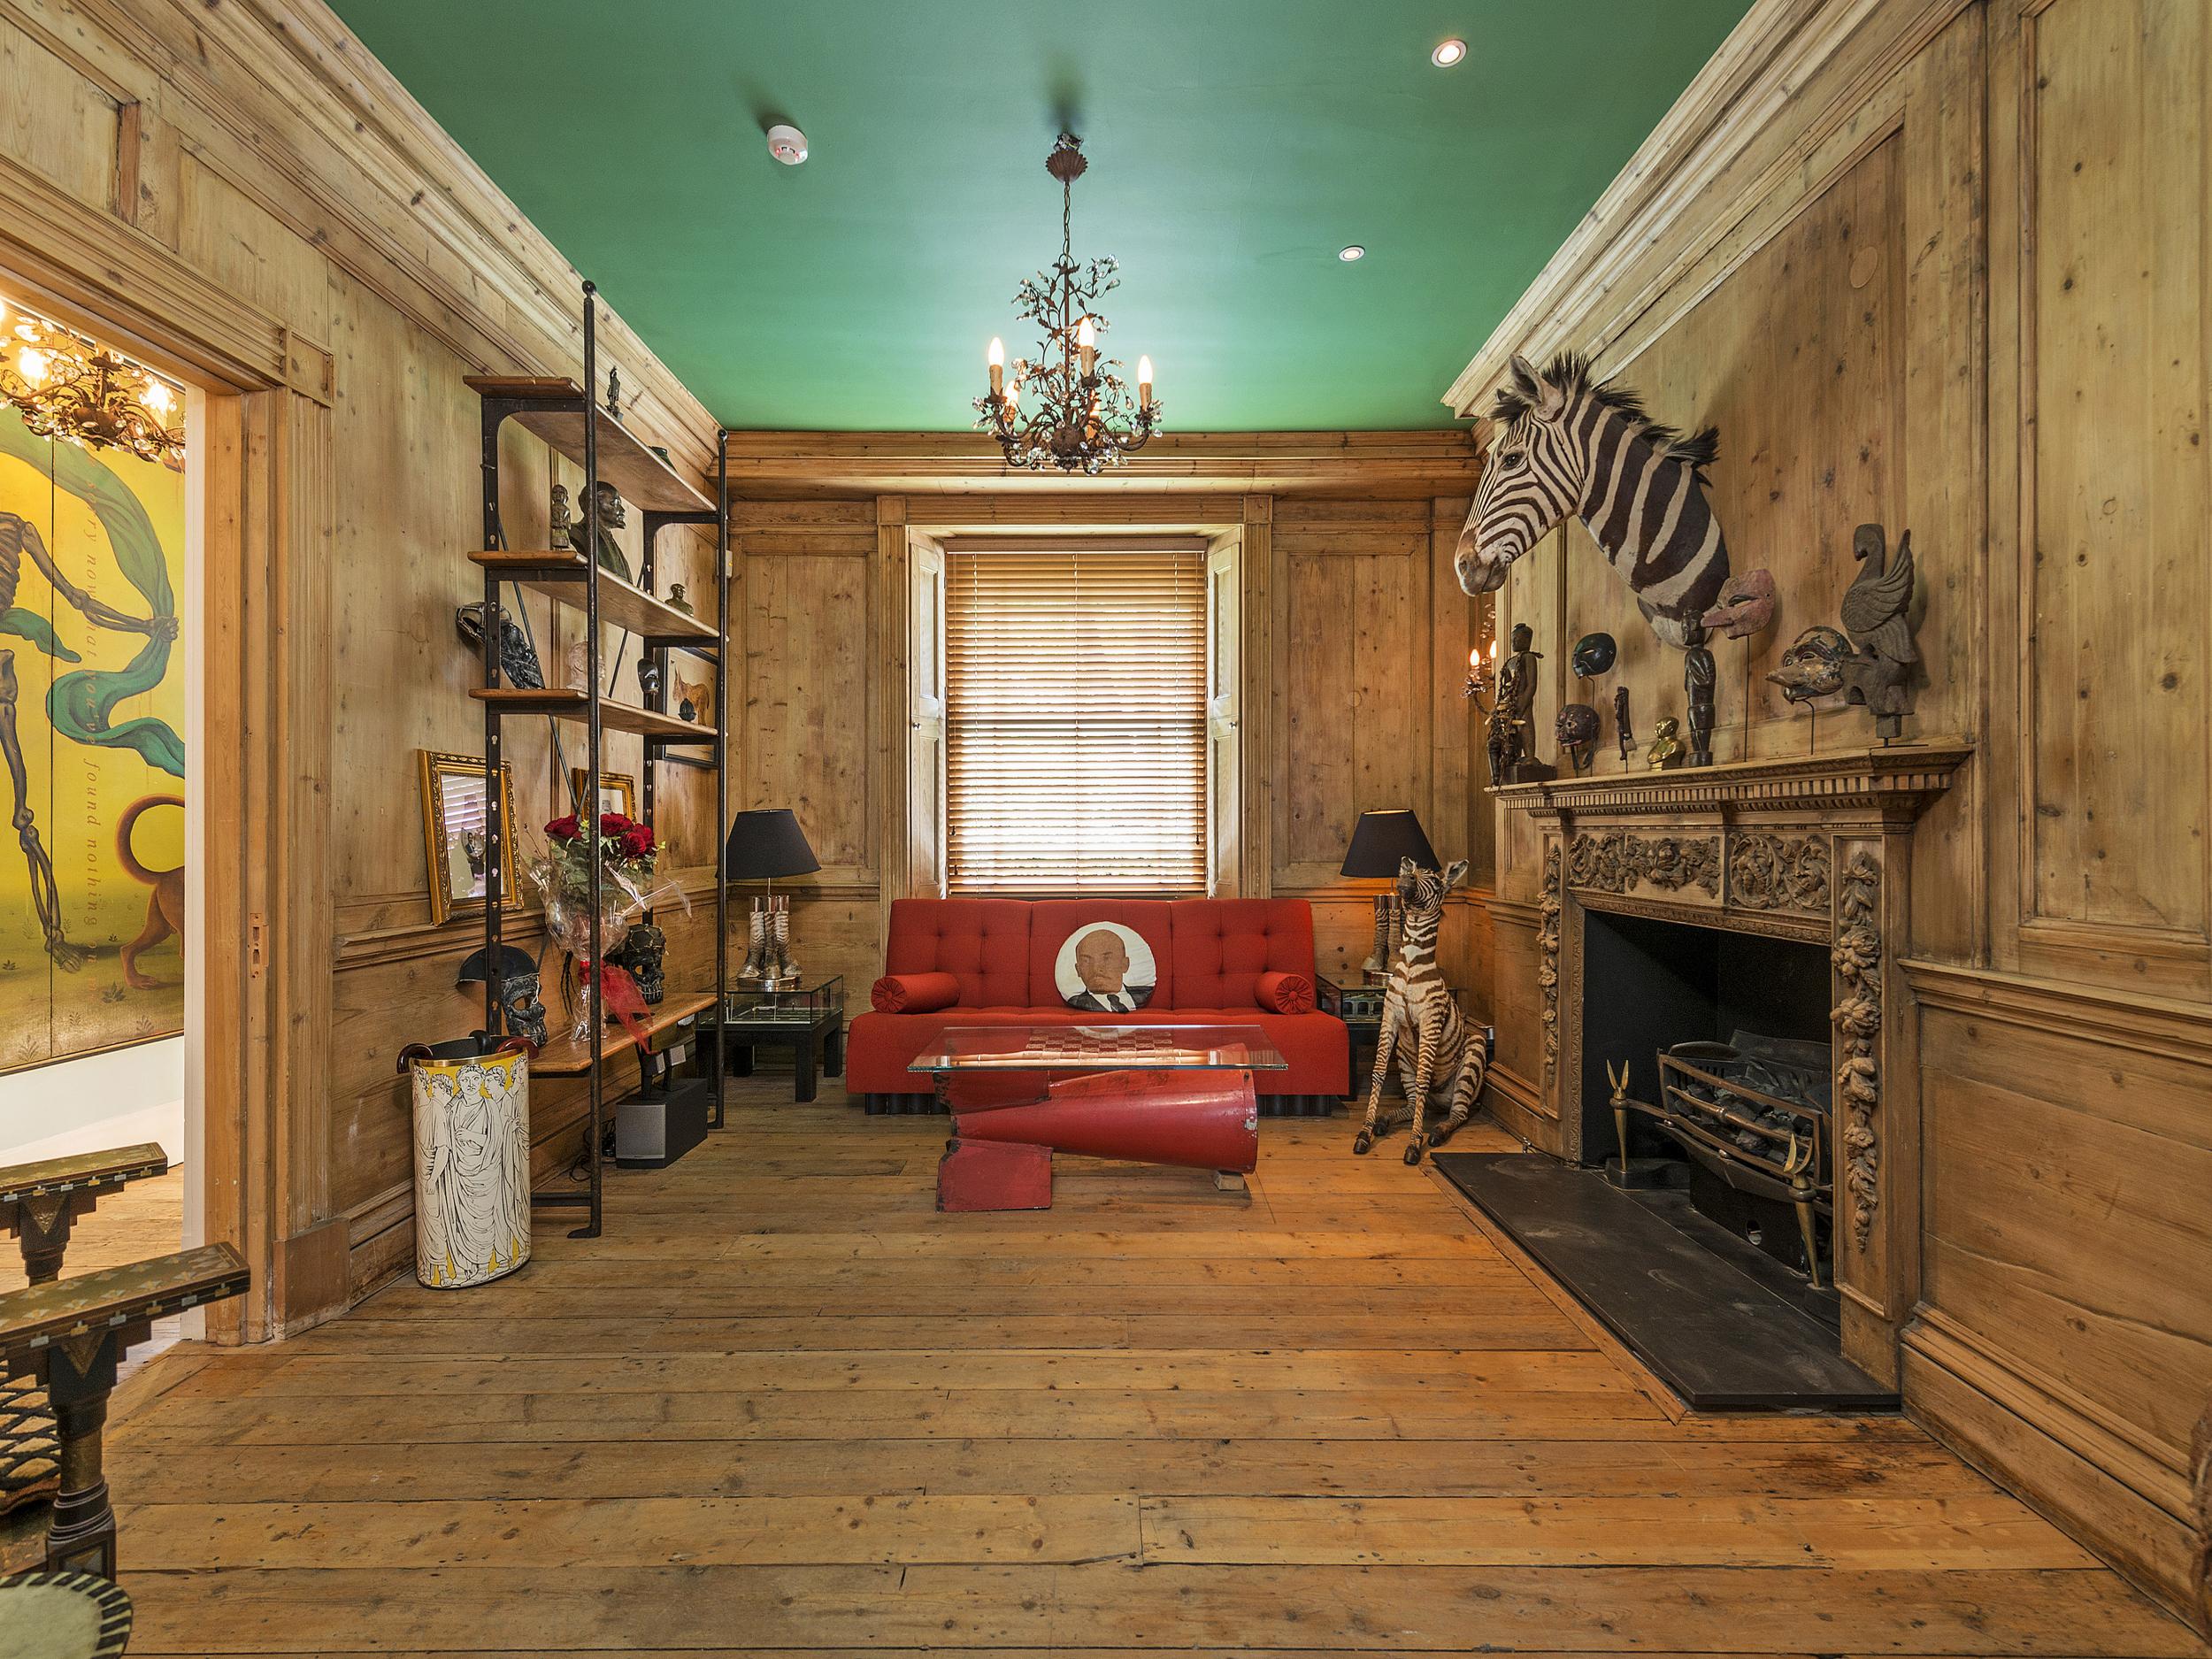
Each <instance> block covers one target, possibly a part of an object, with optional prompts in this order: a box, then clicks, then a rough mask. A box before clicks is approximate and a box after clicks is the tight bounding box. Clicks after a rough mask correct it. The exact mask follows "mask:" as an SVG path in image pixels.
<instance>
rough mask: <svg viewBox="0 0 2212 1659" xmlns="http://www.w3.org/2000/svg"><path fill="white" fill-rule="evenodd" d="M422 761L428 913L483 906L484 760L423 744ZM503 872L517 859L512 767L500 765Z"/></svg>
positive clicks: (443, 915) (487, 864)
mask: <svg viewBox="0 0 2212 1659" xmlns="http://www.w3.org/2000/svg"><path fill="white" fill-rule="evenodd" d="M416 753H417V754H418V755H419V757H421V762H422V840H423V850H424V853H425V855H426V858H427V860H428V863H429V866H430V919H431V921H432V922H433V923H438V922H443V921H444V920H446V919H447V918H449V917H452V916H457V915H465V914H467V913H469V912H471V911H473V910H480V909H481V908H482V906H483V903H484V897H485V894H486V891H487V888H488V884H489V872H490V868H491V865H492V863H493V860H492V858H491V856H490V855H491V841H490V832H491V813H490V810H489V803H488V802H487V800H486V798H485V789H484V762H483V760H482V758H481V757H479V756H475V755H451V754H447V753H444V752H443V751H442V750H438V749H419V750H417V751H416ZM499 824H500V837H499V839H500V848H499V858H498V864H499V867H500V869H501V870H502V871H503V872H505V871H511V870H512V869H513V868H514V864H515V857H514V854H515V808H514V795H513V791H512V788H511V785H510V780H509V772H508V769H507V768H506V767H505V766H504V765H503V766H501V767H500V769H499Z"/></svg>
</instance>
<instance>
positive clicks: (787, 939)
mask: <svg viewBox="0 0 2212 1659" xmlns="http://www.w3.org/2000/svg"><path fill="white" fill-rule="evenodd" d="M821 867H822V863H821V860H820V859H818V858H817V857H815V856H814V849H812V848H811V847H810V846H808V845H807V844H806V832H805V831H804V830H802V829H801V828H800V827H799V820H798V819H797V818H795V817H794V816H793V815H792V811H791V809H790V808H789V807H787V806H771V807H757V808H755V809H754V810H752V811H749V812H740V813H739V814H738V815H737V817H736V818H733V819H732V820H731V822H730V841H729V866H728V872H729V879H731V880H732V881H765V882H766V883H767V884H768V895H767V897H766V898H765V899H755V900H754V901H753V924H752V934H751V937H750V940H749V943H748V945H747V947H746V951H745V965H744V966H743V967H741V968H740V969H739V970H738V971H737V977H738V980H739V982H740V983H741V984H744V985H749V986H756V987H759V988H760V989H761V990H764V991H788V990H791V989H792V988H794V987H795V986H797V984H798V983H799V964H797V963H795V962H794V961H792V959H791V901H790V899H789V898H788V897H785V898H778V897H777V896H776V878H777V877H778V876H803V875H805V874H807V873H809V872H811V871H816V870H819V869H820V868H821Z"/></svg>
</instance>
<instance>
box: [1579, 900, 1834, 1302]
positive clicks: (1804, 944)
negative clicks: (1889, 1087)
mask: <svg viewBox="0 0 2212 1659" xmlns="http://www.w3.org/2000/svg"><path fill="white" fill-rule="evenodd" d="M1582 952H1583V956H1582V984H1583V996H1582V1019H1581V1027H1582V1099H1581V1102H1580V1108H1581V1130H1582V1138H1581V1148H1582V1157H1583V1161H1584V1163H1586V1164H1594V1165H1598V1164H1602V1165H1608V1166H1609V1173H1610V1174H1611V1175H1612V1177H1613V1179H1616V1180H1618V1181H1620V1182H1621V1183H1622V1184H1623V1185H1624V1186H1627V1187H1631V1188H1635V1189H1641V1190H1645V1191H1652V1190H1655V1189H1656V1190H1659V1191H1673V1192H1680V1193H1683V1194H1686V1196H1687V1198H1688V1201H1689V1202H1690V1204H1691V1205H1692V1206H1693V1207H1694V1210H1695V1211H1696V1213H1697V1214H1698V1215H1699V1216H1700V1217H1703V1218H1704V1220H1705V1221H1706V1222H1707V1223H1708V1224H1709V1226H1710V1227H1711V1228H1717V1229H1719V1230H1721V1231H1722V1232H1723V1233H1725V1234H1726V1235H1727V1237H1728V1239H1729V1240H1732V1242H1733V1244H1734V1245H1735V1246H1736V1247H1737V1250H1736V1251H1732V1252H1731V1254H1735V1253H1737V1252H1738V1251H1741V1250H1743V1249H1746V1248H1747V1249H1749V1250H1751V1251H1755V1252H1756V1253H1757V1254H1758V1255H1759V1256H1763V1257H1764V1258H1766V1259H1767V1260H1768V1261H1770V1263H1774V1264H1777V1265H1778V1266H1779V1267H1781V1268H1783V1269H1785V1270H1786V1271H1788V1272H1789V1273H1791V1274H1792V1275H1793V1276H1795V1277H1796V1278H1797V1279H1799V1281H1800V1282H1801V1286H1802V1287H1803V1288H1805V1289H1807V1290H1810V1291H1815V1292H1817V1291H1819V1290H1820V1289H1822V1287H1824V1285H1825V1284H1826V1281H1827V1277H1828V1275H1827V1269H1828V1264H1829V1263H1830V1262H1831V1261H1832V1245H1831V1237H1830V1233H1831V1219H1832V1177H1833V1169H1832V1164H1833V1159H1832V1142H1831V1137H1830V1133H1829V1127H1830V1123H1829V1107H1830V1096H1831V1093H1832V1084H1831V1077H1832V1072H1831V1060H1830V1049H1829V1042H1830V1032H1829V1018H1830V1005H1831V998H1832V990H1831V984H1830V971H1829V962H1828V952H1827V950H1826V949H1825V948H1824V946H1822V945H1819V944H1815V943H1810V942H1808V941H1800V940H1791V939H1778V938H1771V937H1769V936H1767V935H1764V934H1759V933H1739V932H1732V931H1724V930H1721V929H1716V928H1706V927H1699V926H1690V925H1686V924H1683V923H1678V922H1670V921H1659V920H1655V919H1653V918H1647V917H1640V916H1629V915H1624V914H1618V913H1613V912H1607V911H1603V910H1594V909H1593V910H1585V912H1584V915H1583V940H1582ZM1615 1079H1625V1081H1624V1085H1623V1086H1622V1087H1619V1089H1618V1091H1617V1089H1616V1081H1615ZM1617 1094H1618V1097H1617ZM1624 1100H1625V1102H1628V1103H1627V1104H1624V1103H1623V1101H1624ZM1624 1139H1625V1142H1626V1144H1625V1147H1624V1146H1623V1144H1622V1142H1623V1141H1624ZM1624 1153H1625V1156H1623V1155H1624ZM1701 1231H1703V1230H1701ZM1708 1242H1712V1243H1717V1240H1716V1239H1714V1238H1712V1237H1711V1236H1710V1235H1709V1236H1708ZM1819 1301H1820V1302H1827V1301H1828V1299H1827V1298H1825V1297H1821V1298H1819Z"/></svg>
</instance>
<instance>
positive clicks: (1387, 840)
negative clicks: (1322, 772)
mask: <svg viewBox="0 0 2212 1659" xmlns="http://www.w3.org/2000/svg"><path fill="white" fill-rule="evenodd" d="M1405 858H1410V859H1412V860H1413V862H1414V863H1415V864H1417V865H1418V866H1419V867H1420V868H1421V869H1423V870H1439V869H1441V868H1442V867H1443V866H1442V865H1441V864H1438V863H1437V859H1436V849H1435V848H1433V847H1432V846H1430V845H1429V838H1428V837H1427V836H1426V835H1425V834H1424V833H1422V831H1421V820H1420V819H1419V818H1416V817H1414V816H1413V809H1412V808H1411V807H1394V808H1392V809H1390V810H1386V811H1381V812H1363V813H1361V814H1360V815H1359V822H1358V823H1357V824H1355V825H1354V826H1352V844H1351V846H1350V847H1349V848H1348V849H1346V850H1345V854H1344V868H1343V870H1342V871H1341V872H1339V873H1340V874H1343V875H1348V876H1358V877H1364V878H1367V879H1379V880H1384V881H1389V882H1393V883H1395V882H1396V880H1397V879H1398V864H1399V861H1400V860H1401V859H1405ZM1396 895H1397V888H1396V887H1394V886H1392V887H1385V888H1384V889H1383V890H1382V891H1381V892H1380V893H1378V894H1377V895H1375V949H1373V950H1372V951H1371V952H1370V953H1369V955H1368V957H1367V960H1366V961H1364V962H1363V963H1361V964H1359V965H1360V972H1362V973H1367V974H1372V975H1374V976H1376V977H1377V978H1380V977H1381V976H1382V975H1384V974H1386V973H1388V972H1390V906H1391V903H1392V901H1393V900H1394V898H1395V897H1396Z"/></svg>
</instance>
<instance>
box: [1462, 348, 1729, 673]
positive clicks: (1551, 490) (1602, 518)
mask: <svg viewBox="0 0 2212 1659" xmlns="http://www.w3.org/2000/svg"><path fill="white" fill-rule="evenodd" d="M1490 418H1491V419H1493V420H1494V421H1495V422H1497V423H1498V426H1499V427H1500V428H1501V430H1500V433H1499V435H1498V437H1497V439H1496V440H1495V442H1493V443H1492V445H1491V446H1490V463H1489V465H1487V466H1486V467H1485V468H1484V469H1483V473H1482V481H1481V482H1480V483H1479V485H1477V486H1476V489H1475V503H1474V509H1473V511H1471V512H1470V513H1469V514H1468V515H1467V523H1466V526H1465V527H1464V528H1463V529H1462V530H1461V531H1460V533H1459V548H1458V551H1457V554H1456V556H1455V558H1454V561H1453V563H1454V565H1455V568H1456V569H1457V571H1458V572H1459V585H1460V586H1461V587H1462V588H1464V589H1466V591H1467V592H1469V593H1471V594H1486V593H1491V592H1493V591H1494V590H1495V589H1497V588H1501V587H1502V586H1503V585H1504V583H1505V573H1506V570H1507V568H1508V567H1509V565H1511V564H1512V563H1513V561H1514V560H1515V559H1517V558H1518V557H1521V555H1522V554H1524V553H1525V552H1527V551H1528V550H1529V549H1531V548H1532V547H1534V546H1535V545H1536V543H1537V542H1538V541H1541V540H1542V539H1543V538H1544V537H1545V536H1546V535H1548V534H1550V532H1551V529H1552V526H1555V525H1556V524H1557V523H1558V522H1559V521H1560V520H1561V519H1562V518H1565V517H1566V516H1567V514H1568V513H1570V512H1572V513H1573V514H1574V515H1575V516H1576V517H1577V518H1580V519H1581V520H1582V522H1583V524H1584V525H1585V526H1587V527H1588V529H1589V532H1590V534H1591V536H1592V537H1593V538H1594V540H1595V541H1596V542H1597V544H1598V546H1599V547H1600V548H1601V549H1603V551H1604V553H1605V557H1606V560H1607V562H1608V563H1609V564H1610V565H1612V567H1613V570H1614V572H1615V573H1616V574H1617V575H1618V576H1619V577H1620V578H1621V580H1623V581H1625V582H1626V583H1627V584H1628V588H1629V591H1630V592H1631V593H1632V594H1633V595H1635V596H1636V603H1637V606H1638V608H1639V609H1640V610H1641V611H1643V613H1644V616H1645V618H1646V619H1647V621H1649V622H1650V624H1651V627H1652V632H1653V633H1655V634H1657V635H1658V636H1659V637H1660V639H1661V640H1663V641H1665V642H1666V643H1667V644H1669V645H1671V646H1674V647H1676V648H1678V649H1681V648H1684V647H1687V646H1691V645H1696V644H1699V643H1701V642H1702V641H1703V639H1704V635H1705V630H1704V627H1703V626H1702V625H1701V620H1700V618H1702V617H1703V616H1704V614H1705V612H1706V611H1708V610H1709V608H1711V606H1712V605H1713V604H1714V603H1715V602H1716V601H1717V600H1718V599H1719V597H1720V590H1721V584H1722V583H1724V582H1725V581H1726V580H1728V544H1727V542H1726V541H1724V540H1723V539H1722V536H1721V532H1720V520H1719V519H1717V518H1715V517H1714V516H1713V510H1712V507H1711V505H1710V504H1709V503H1708V502H1707V500H1706V498H1705V469H1706V468H1707V467H1708V466H1710V465H1712V463H1713V460H1714V457H1716V456H1717V454H1718V453H1719V451H1720V435H1719V434H1718V433H1717V431H1716V430H1715V429H1714V428H1713V427H1711V426H1708V427H1706V428H1705V429H1704V430H1703V431H1701V432H1699V433H1696V434H1693V435H1691V436H1689V437H1684V436H1683V435H1682V434H1680V433H1678V432H1677V431H1675V430H1674V429H1673V428H1672V427H1671V426H1658V425H1655V423H1654V422H1653V421H1652V420H1651V419H1650V418H1649V417H1647V415H1646V414H1645V413H1644V408H1643V403H1642V402H1641V401H1640V399H1639V398H1638V397H1637V396H1636V394H1635V393H1633V392H1632V391H1630V390H1628V389H1627V388H1624V387H1617V386H1612V385H1598V386H1593V385H1592V384H1591V383H1590V365H1589V362H1588V360H1587V359H1586V358H1585V357H1582V356H1581V354H1579V353H1578V352H1573V351H1563V352H1561V353H1560V354H1559V355H1558V356H1557V357H1554V358H1553V359H1552V360H1551V363H1550V365H1548V367H1547V368H1546V369H1545V370H1544V371H1543V373H1537V372H1536V371H1535V370H1534V369H1532V368H1531V367H1530V366H1529V365H1528V363H1527V361H1526V360H1525V358H1522V357H1515V358H1514V359H1513V361H1512V367H1511V369H1510V371H1509V380H1508V383H1507V384H1506V385H1505V386H1504V387H1502V388H1500V389H1499V392H1498V396H1497V401H1496V402H1495V403H1493V404H1492V405H1491V409H1490Z"/></svg>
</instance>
